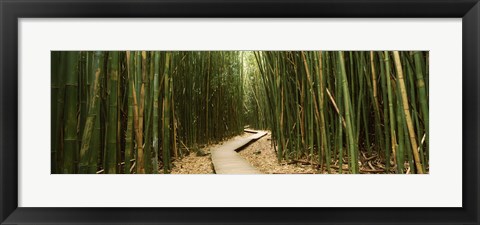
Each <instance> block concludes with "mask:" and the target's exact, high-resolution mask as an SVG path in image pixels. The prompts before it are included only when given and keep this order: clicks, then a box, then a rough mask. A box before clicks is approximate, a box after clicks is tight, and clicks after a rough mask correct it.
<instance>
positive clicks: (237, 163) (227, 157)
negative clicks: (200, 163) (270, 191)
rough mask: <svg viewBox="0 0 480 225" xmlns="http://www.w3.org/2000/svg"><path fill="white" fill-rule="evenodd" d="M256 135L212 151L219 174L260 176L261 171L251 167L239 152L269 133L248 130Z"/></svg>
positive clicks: (216, 171) (227, 143) (228, 143)
mask: <svg viewBox="0 0 480 225" xmlns="http://www.w3.org/2000/svg"><path fill="white" fill-rule="evenodd" d="M245 132H249V133H253V132H254V133H255V134H253V135H250V136H248V137H246V138H241V139H237V140H231V141H228V142H226V143H224V144H223V145H221V146H218V147H216V148H215V149H213V150H212V162H213V166H214V168H215V173H217V174H260V171H258V170H257V169H255V168H254V167H253V166H251V165H250V164H249V163H248V162H247V161H246V160H245V159H243V158H242V157H241V156H240V155H239V154H238V153H237V152H236V150H237V149H240V148H243V147H244V146H246V145H248V144H250V143H251V142H253V141H256V140H258V139H260V138H261V137H263V136H265V135H266V134H267V132H264V131H253V130H248V131H245Z"/></svg>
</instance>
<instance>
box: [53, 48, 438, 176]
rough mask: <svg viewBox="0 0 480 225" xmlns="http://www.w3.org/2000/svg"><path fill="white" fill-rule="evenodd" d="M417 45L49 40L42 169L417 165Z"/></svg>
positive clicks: (420, 157) (422, 74) (424, 72)
mask: <svg viewBox="0 0 480 225" xmlns="http://www.w3.org/2000/svg"><path fill="white" fill-rule="evenodd" d="M428 84H429V52H428V51H52V52H51V173H52V174H428V173H429V151H430V149H429V119H428V118H429V112H428V111H429V97H428V93H429V85H428Z"/></svg>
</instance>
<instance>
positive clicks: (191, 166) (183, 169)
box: [171, 132, 320, 174]
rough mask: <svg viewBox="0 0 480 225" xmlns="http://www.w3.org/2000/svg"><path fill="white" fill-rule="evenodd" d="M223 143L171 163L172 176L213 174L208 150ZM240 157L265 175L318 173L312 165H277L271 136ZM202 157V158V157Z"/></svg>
mask: <svg viewBox="0 0 480 225" xmlns="http://www.w3.org/2000/svg"><path fill="white" fill-rule="evenodd" d="M250 135H252V134H251V133H246V132H245V133H243V134H242V135H238V136H235V137H233V138H232V139H229V140H228V141H231V140H236V139H241V138H245V137H248V136H250ZM223 143H224V142H220V143H217V144H214V145H209V146H207V147H205V148H203V149H202V151H203V153H204V154H205V155H203V154H200V155H197V154H196V153H195V152H192V153H190V154H189V155H188V156H186V157H184V158H182V159H180V160H178V161H174V162H173V168H172V171H171V173H172V174H213V173H214V170H213V164H212V160H211V152H210V149H214V148H216V147H217V146H219V145H222V144H223ZM239 154H240V156H242V157H243V158H245V159H246V160H247V161H248V162H249V163H250V164H251V165H252V166H254V167H255V168H257V169H258V170H260V171H261V172H262V173H265V174H302V173H307V174H308V173H320V171H319V170H318V169H316V168H315V167H314V166H312V165H303V164H301V163H297V164H288V163H286V162H282V163H278V161H277V157H276V153H275V151H274V149H273V147H272V146H271V134H270V133H268V134H267V135H266V136H264V137H262V138H260V139H259V140H257V141H254V142H253V143H251V144H250V145H248V146H247V147H245V148H244V149H242V150H241V151H240V152H239ZM202 155H203V156H202Z"/></svg>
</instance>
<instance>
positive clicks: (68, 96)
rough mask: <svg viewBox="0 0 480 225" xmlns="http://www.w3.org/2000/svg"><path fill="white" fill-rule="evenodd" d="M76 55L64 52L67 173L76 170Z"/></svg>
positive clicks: (65, 167)
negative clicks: (65, 64)
mask: <svg viewBox="0 0 480 225" xmlns="http://www.w3.org/2000/svg"><path fill="white" fill-rule="evenodd" d="M78 56H79V53H78V52H66V58H67V62H66V63H67V66H66V71H65V77H66V80H65V124H64V125H65V126H64V134H65V136H64V139H63V145H64V159H63V172H64V173H67V174H70V173H75V172H76V159H75V155H76V152H77V151H78V143H77V121H78V117H77V112H78Z"/></svg>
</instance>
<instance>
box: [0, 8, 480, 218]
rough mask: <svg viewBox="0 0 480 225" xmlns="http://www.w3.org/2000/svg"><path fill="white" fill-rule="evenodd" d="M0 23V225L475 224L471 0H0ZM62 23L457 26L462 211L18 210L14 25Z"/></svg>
mask: <svg viewBox="0 0 480 225" xmlns="http://www.w3.org/2000/svg"><path fill="white" fill-rule="evenodd" d="M0 15H1V25H0V34H1V35H0V38H1V39H0V42H1V50H0V58H1V60H0V68H1V72H0V223H1V224H106V223H108V224H147V223H148V224H286V223H288V224H340V223H341V224H479V202H480V199H479V179H478V178H479V168H480V167H479V164H480V159H479V154H478V143H479V139H478V137H479V133H478V131H479V120H478V113H479V112H478V107H479V92H478V87H479V79H478V78H479V75H480V73H479V72H480V71H479V63H480V57H479V56H480V45H479V42H480V37H479V36H480V4H479V0H406V1H402V0H142V1H136V0H118V1H108V0H99V1H95V0H62V1H60V0H0ZM63 17H65V18H74V17H87V18H107V17H113V18H121V17H144V18H146V17H214V18H226V17H259V18H265V17H348V18H351V17H364V18H365V17H368V18H385V17H388V18H393V17H401V18H430V17H431V18H446V17H448V18H463V22H462V35H463V36H462V45H463V52H462V54H463V56H462V57H463V63H462V71H463V74H462V88H463V89H462V96H463V100H462V101H463V102H462V103H463V108H462V111H463V112H462V115H463V122H462V123H463V124H462V125H463V128H462V129H463V139H462V141H463V146H462V151H463V156H462V157H463V168H462V170H463V177H462V180H463V190H462V191H463V207H461V208H23V207H18V205H17V202H18V197H17V196H18V155H17V149H18V143H17V142H18V131H19V130H18V113H19V112H18V68H17V67H18V19H19V18H63ZM446 44H448V43H446ZM446 119H447V118H446ZM445 194H448V193H445Z"/></svg>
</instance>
